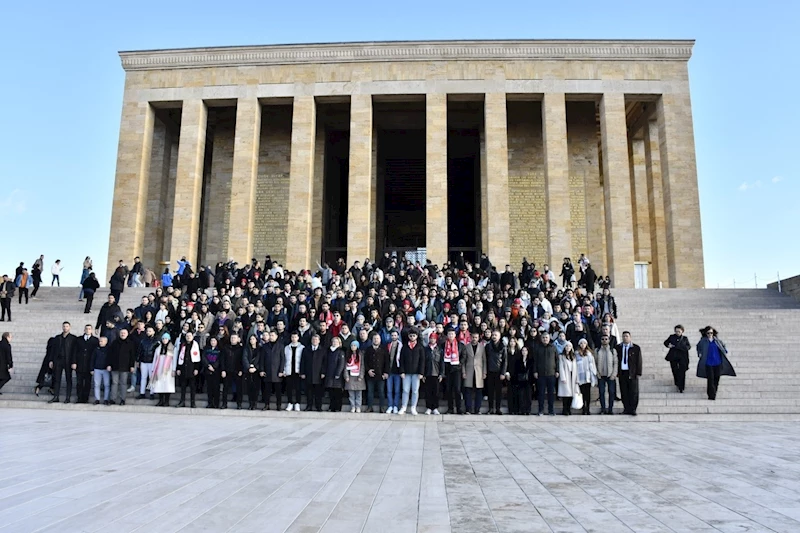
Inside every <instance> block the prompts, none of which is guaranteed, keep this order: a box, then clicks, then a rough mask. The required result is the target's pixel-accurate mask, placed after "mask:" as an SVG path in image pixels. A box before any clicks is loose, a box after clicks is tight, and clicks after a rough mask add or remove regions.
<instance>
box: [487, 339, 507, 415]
mask: <svg viewBox="0 0 800 533" xmlns="http://www.w3.org/2000/svg"><path fill="white" fill-rule="evenodd" d="M485 350H486V383H485V385H486V396H488V397H489V410H488V411H486V414H487V415H488V414H492V415H502V414H503V413H502V411H500V403H501V402H502V400H503V382H504V381H505V379H506V372H507V370H508V357H507V352H506V347H505V345H504V344H503V341H502V340H501V339H500V331H498V330H494V331H492V339H491V341H490V342H487V343H486V346H485Z"/></svg>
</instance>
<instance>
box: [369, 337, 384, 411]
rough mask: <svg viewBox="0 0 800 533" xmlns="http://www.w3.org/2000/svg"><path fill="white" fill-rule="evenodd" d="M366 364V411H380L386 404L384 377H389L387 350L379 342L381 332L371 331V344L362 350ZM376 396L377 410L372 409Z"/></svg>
mask: <svg viewBox="0 0 800 533" xmlns="http://www.w3.org/2000/svg"><path fill="white" fill-rule="evenodd" d="M364 362H365V364H366V365H367V409H366V412H368V413H372V412H378V413H382V412H383V410H384V407H385V405H386V393H385V386H386V379H387V378H388V377H389V352H388V351H387V350H386V347H384V346H383V344H382V343H381V334H380V333H378V332H377V331H373V332H372V344H371V345H370V346H368V347H367V349H366V350H365V351H364ZM376 396H377V397H378V410H377V411H374V409H373V407H372V406H373V401H374V399H375V397H376Z"/></svg>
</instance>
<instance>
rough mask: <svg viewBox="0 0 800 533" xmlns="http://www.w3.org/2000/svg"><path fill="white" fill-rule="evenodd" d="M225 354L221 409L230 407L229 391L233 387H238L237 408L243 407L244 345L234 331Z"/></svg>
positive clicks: (224, 349) (224, 351)
mask: <svg viewBox="0 0 800 533" xmlns="http://www.w3.org/2000/svg"><path fill="white" fill-rule="evenodd" d="M222 353H223V354H224V357H223V360H224V364H223V368H224V369H225V370H224V372H225V375H224V378H223V379H224V381H223V383H222V407H221V409H227V408H228V393H229V392H231V389H232V388H234V386H235V387H236V408H237V409H241V408H242V401H243V400H244V379H242V378H243V376H242V374H243V372H242V363H243V362H244V360H243V357H242V356H243V355H244V347H243V346H242V344H241V342H240V341H239V335H238V334H236V333H233V334H232V335H231V341H230V345H228V346H226V347H225V348H223V350H222Z"/></svg>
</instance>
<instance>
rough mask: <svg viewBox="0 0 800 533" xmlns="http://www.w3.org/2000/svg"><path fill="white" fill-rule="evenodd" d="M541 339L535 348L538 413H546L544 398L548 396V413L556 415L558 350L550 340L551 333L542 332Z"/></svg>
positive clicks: (534, 376)
mask: <svg viewBox="0 0 800 533" xmlns="http://www.w3.org/2000/svg"><path fill="white" fill-rule="evenodd" d="M541 341H542V342H537V343H536V345H535V347H534V349H533V378H534V379H535V380H536V391H537V393H538V394H537V396H538V400H539V411H538V415H539V416H542V415H543V414H544V400H545V396H547V414H549V415H550V416H555V415H556V411H555V400H556V383H557V381H558V350H556V347H555V346H553V344H552V343H551V342H550V334H549V333H548V332H546V331H544V332H542V335H541Z"/></svg>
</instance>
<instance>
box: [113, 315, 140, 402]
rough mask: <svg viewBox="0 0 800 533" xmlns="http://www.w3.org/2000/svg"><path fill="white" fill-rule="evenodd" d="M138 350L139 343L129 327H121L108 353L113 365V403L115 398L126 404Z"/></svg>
mask: <svg viewBox="0 0 800 533" xmlns="http://www.w3.org/2000/svg"><path fill="white" fill-rule="evenodd" d="M138 351H139V345H138V344H137V342H136V341H135V340H134V339H133V336H132V335H130V334H129V333H128V330H127V329H125V328H122V329H120V330H119V337H118V338H117V340H115V341H114V342H113V343H112V344H111V347H110V348H109V354H108V361H109V366H110V367H111V395H110V398H109V401H110V403H111V404H112V405H113V404H114V398H116V399H117V401H119V404H120V405H125V399H126V397H127V392H128V390H127V387H128V374H129V373H131V372H133V371H134V370H135V368H134V367H135V366H136V355H137V352H138Z"/></svg>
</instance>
